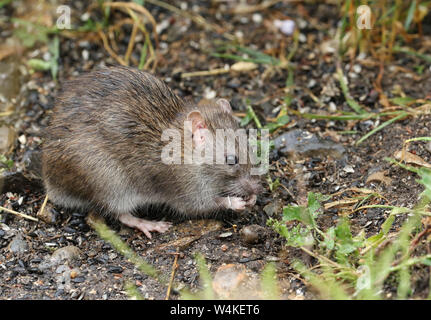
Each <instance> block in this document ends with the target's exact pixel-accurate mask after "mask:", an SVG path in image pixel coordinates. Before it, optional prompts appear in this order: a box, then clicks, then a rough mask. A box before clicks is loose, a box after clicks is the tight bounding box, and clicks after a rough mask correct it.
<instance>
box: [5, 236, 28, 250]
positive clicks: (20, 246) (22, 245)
mask: <svg viewBox="0 0 431 320" xmlns="http://www.w3.org/2000/svg"><path fill="white" fill-rule="evenodd" d="M27 250H28V244H27V242H26V241H25V240H24V238H23V236H22V234H20V233H18V234H17V235H16V236H15V237H14V238H13V240H12V241H11V242H10V244H9V251H10V252H12V253H16V254H21V253H24V252H26V251H27Z"/></svg>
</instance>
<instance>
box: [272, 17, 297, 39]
mask: <svg viewBox="0 0 431 320" xmlns="http://www.w3.org/2000/svg"><path fill="white" fill-rule="evenodd" d="M274 26H275V27H276V28H278V29H279V30H280V31H281V32H282V33H284V34H285V35H287V36H290V35H292V34H293V32H294V31H295V21H293V20H275V21H274Z"/></svg>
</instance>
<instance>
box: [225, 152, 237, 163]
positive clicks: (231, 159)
mask: <svg viewBox="0 0 431 320" xmlns="http://www.w3.org/2000/svg"><path fill="white" fill-rule="evenodd" d="M226 163H227V164H229V165H234V164H237V163H238V157H237V156H235V155H233V154H230V155H227V156H226Z"/></svg>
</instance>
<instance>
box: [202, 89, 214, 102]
mask: <svg viewBox="0 0 431 320" xmlns="http://www.w3.org/2000/svg"><path fill="white" fill-rule="evenodd" d="M215 97H216V92H215V91H214V90H212V89H211V88H208V87H207V88H205V91H204V98H205V99H208V100H211V99H214V98H215Z"/></svg>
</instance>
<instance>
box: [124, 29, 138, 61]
mask: <svg viewBox="0 0 431 320" xmlns="http://www.w3.org/2000/svg"><path fill="white" fill-rule="evenodd" d="M137 32H138V24H137V23H134V24H133V29H132V34H131V35H130V41H129V45H128V46H127V51H126V55H125V56H124V60H125V62H126V63H127V64H129V59H130V55H131V54H132V51H133V46H134V45H135V37H136V33H137Z"/></svg>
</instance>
